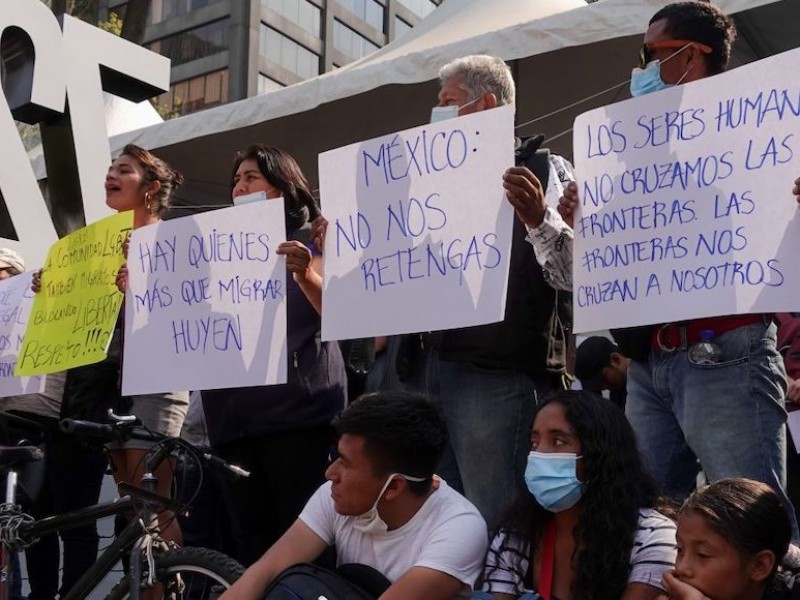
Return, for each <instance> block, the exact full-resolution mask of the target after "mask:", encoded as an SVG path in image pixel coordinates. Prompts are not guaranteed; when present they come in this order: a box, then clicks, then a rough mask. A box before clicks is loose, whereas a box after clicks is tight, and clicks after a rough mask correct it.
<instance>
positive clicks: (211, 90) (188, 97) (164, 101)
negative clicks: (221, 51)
mask: <svg viewBox="0 0 800 600" xmlns="http://www.w3.org/2000/svg"><path fill="white" fill-rule="evenodd" d="M227 101H228V69H222V70H221V71H215V72H213V73H207V74H205V75H200V76H199V77H193V78H192V79H186V80H184V81H178V82H176V83H173V84H172V85H171V86H170V88H169V91H168V92H167V93H166V94H162V95H160V96H159V97H158V98H157V99H156V104H157V105H158V106H159V108H160V109H161V111H160V112H162V114H163V112H164V111H166V113H167V115H166V116H167V117H175V116H180V115H187V114H189V113H192V112H197V111H198V110H202V109H204V108H212V107H214V106H219V105H220V104H225V103H226V102H227Z"/></svg>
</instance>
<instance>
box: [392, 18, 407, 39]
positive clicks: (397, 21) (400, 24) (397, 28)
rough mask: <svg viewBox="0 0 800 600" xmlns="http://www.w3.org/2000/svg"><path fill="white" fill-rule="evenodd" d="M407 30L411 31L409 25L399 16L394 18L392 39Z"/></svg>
mask: <svg viewBox="0 0 800 600" xmlns="http://www.w3.org/2000/svg"><path fill="white" fill-rule="evenodd" d="M409 31H411V25H409V24H408V23H406V22H405V21H403V19H401V18H400V17H395V18H394V39H397V38H399V37H400V36H401V35H403V34H405V33H408V32H409Z"/></svg>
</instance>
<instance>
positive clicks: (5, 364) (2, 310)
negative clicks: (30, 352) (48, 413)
mask: <svg viewBox="0 0 800 600" xmlns="http://www.w3.org/2000/svg"><path fill="white" fill-rule="evenodd" d="M32 277H33V272H30V271H29V272H28V273H21V274H19V275H15V276H14V277H9V278H8V279H5V280H3V281H0V398H4V397H6V396H16V395H19V394H37V393H41V392H42V391H44V378H43V377H39V376H36V377H15V376H14V367H15V366H16V364H17V354H18V353H19V349H20V347H21V346H22V340H23V336H24V335H25V327H26V326H27V324H28V317H29V316H30V312H31V305H32V304H33V295H34V294H33V292H32V291H31V278H32Z"/></svg>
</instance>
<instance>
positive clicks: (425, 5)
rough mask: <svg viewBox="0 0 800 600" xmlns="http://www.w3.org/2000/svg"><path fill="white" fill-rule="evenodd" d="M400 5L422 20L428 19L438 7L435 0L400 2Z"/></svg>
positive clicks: (403, 0) (406, 0)
mask: <svg viewBox="0 0 800 600" xmlns="http://www.w3.org/2000/svg"><path fill="white" fill-rule="evenodd" d="M400 4H402V5H403V6H405V7H406V8H407V9H408V10H410V11H411V12H412V13H414V14H415V15H417V16H418V17H420V18H425V17H427V16H428V15H429V14H431V13H432V12H433V9H435V8H436V6H437V5H436V3H435V2H434V1H433V0H400Z"/></svg>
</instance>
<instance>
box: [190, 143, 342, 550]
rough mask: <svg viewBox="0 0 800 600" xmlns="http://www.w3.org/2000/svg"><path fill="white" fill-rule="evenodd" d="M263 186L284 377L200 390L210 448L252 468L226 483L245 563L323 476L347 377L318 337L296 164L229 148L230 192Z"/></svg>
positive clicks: (316, 281) (266, 150)
mask: <svg viewBox="0 0 800 600" xmlns="http://www.w3.org/2000/svg"><path fill="white" fill-rule="evenodd" d="M255 192H264V193H265V194H266V196H267V200H268V201H269V200H271V199H275V198H279V197H283V199H284V202H285V205H286V213H285V214H286V231H287V237H288V238H289V239H288V241H286V242H283V243H281V244H279V245H278V248H277V250H276V252H277V253H278V254H281V255H283V256H285V257H286V269H287V271H288V273H289V274H291V277H287V282H286V283H287V291H286V294H287V296H286V297H287V337H288V344H287V346H288V352H289V374H288V381H287V383H286V384H284V385H273V386H259V387H249V388H235V389H224V390H208V391H203V407H204V410H205V415H206V422H207V424H208V434H209V438H210V440H211V444H212V446H213V447H214V449H215V450H216V452H218V453H219V454H220V455H221V456H222V457H224V458H225V459H227V460H229V461H231V462H233V463H236V464H239V465H241V466H242V467H243V468H244V469H247V470H248V471H251V475H250V477H248V478H247V479H242V480H239V481H236V482H232V483H231V485H230V490H231V492H232V493H231V501H232V504H233V508H234V510H233V511H232V515H231V517H232V520H233V527H234V532H233V533H234V539H236V540H237V542H238V544H239V550H238V552H237V556H236V558H237V559H238V560H239V561H240V562H242V563H243V564H245V565H249V564H252V563H253V562H254V561H255V560H257V559H258V558H259V557H260V556H261V555H262V554H263V553H264V551H265V550H266V549H267V548H269V547H270V546H271V545H272V543H273V542H275V541H276V540H277V539H278V538H279V537H280V536H281V535H282V534H283V533H284V531H286V529H288V527H289V526H290V525H291V524H292V523H293V522H294V520H295V519H296V518H297V515H298V514H300V511H301V510H302V508H303V506H304V505H305V503H306V502H307V501H308V499H309V498H310V497H311V495H312V494H313V493H314V491H315V490H316V489H317V487H318V486H319V485H321V484H322V483H323V481H324V479H325V477H324V474H325V468H326V466H327V462H328V455H329V450H330V445H331V441H332V440H331V438H332V432H331V428H330V423H331V419H332V418H333V416H334V415H335V414H336V413H337V412H338V411H339V410H341V409H342V408H343V406H344V402H345V398H346V389H347V384H346V377H345V372H344V363H343V361H342V356H341V353H340V352H339V347H338V345H337V344H336V343H335V342H330V343H329V342H323V341H321V339H320V330H321V320H320V313H321V311H322V277H321V271H322V260H321V258H322V257H321V256H320V254H319V251H318V250H319V247H320V245H319V244H315V243H313V241H312V227H311V221H312V220H313V219H314V218H316V217H317V216H319V214H320V213H319V208H318V207H317V204H316V202H315V200H314V197H313V196H312V195H311V192H310V191H309V188H308V183H307V181H306V178H305V176H304V175H303V173H302V171H301V170H300V167H299V166H298V164H297V162H296V161H295V160H294V158H292V157H291V156H290V155H289V154H288V153H286V152H284V151H283V150H280V149H278V148H273V147H270V146H265V145H262V144H258V145H254V146H250V147H248V148H245V149H244V150H242V151H241V152H239V153H237V154H236V157H235V159H234V164H233V175H232V178H231V194H232V196H233V198H234V199H235V198H238V197H240V196H242V195H246V194H252V193H255Z"/></svg>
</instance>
